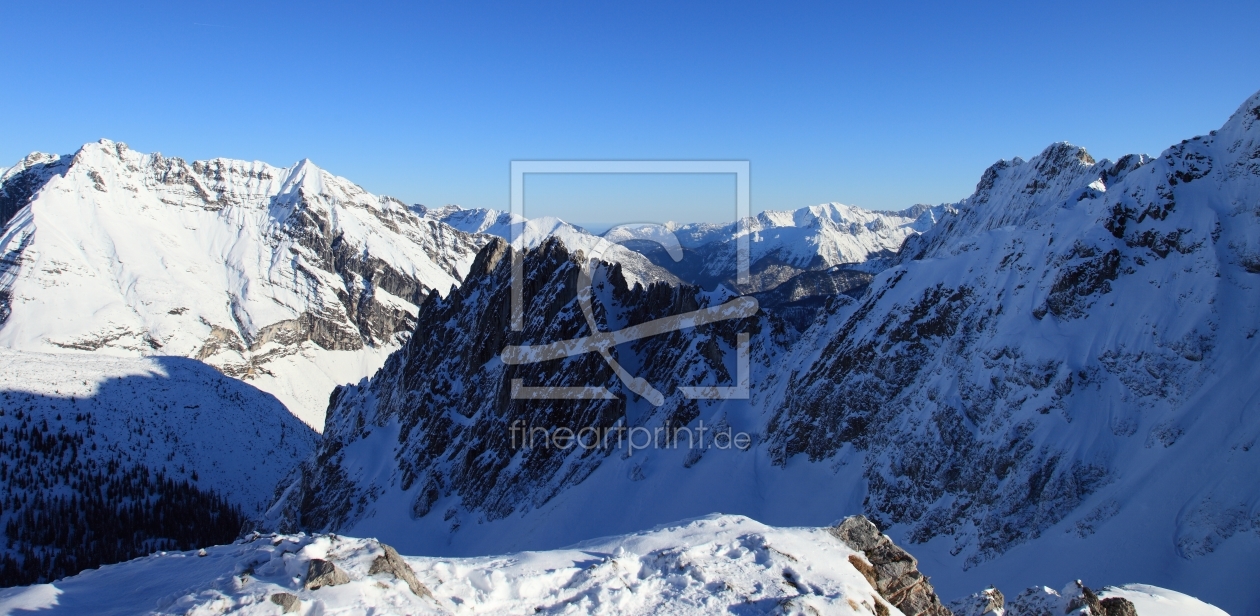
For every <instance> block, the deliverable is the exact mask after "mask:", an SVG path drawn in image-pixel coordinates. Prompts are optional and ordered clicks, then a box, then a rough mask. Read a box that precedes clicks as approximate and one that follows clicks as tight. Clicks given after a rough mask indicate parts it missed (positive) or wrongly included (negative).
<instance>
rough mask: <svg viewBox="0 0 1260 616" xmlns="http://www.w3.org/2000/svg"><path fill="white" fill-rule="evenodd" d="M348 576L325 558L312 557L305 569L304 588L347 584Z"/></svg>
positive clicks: (310, 588)
mask: <svg viewBox="0 0 1260 616" xmlns="http://www.w3.org/2000/svg"><path fill="white" fill-rule="evenodd" d="M349 582H350V576H349V575H346V572H345V571H342V570H341V569H339V568H338V567H337V565H334V564H332V563H330V562H328V561H326V560H320V559H318V558H312V559H311V564H310V566H309V567H308V568H307V569H306V589H307V590H316V589H319V588H323V587H324V586H337V585H340V584H348V583H349Z"/></svg>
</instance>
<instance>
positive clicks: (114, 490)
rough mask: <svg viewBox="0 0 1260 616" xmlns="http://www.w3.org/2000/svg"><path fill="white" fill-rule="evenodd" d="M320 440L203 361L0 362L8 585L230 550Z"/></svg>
mask: <svg viewBox="0 0 1260 616" xmlns="http://www.w3.org/2000/svg"><path fill="white" fill-rule="evenodd" d="M315 440H316V433H315V432H314V430H311V429H310V428H309V427H308V426H306V425H305V424H303V423H302V422H301V421H299V420H298V419H297V418H295V417H293V415H291V414H290V413H289V412H288V410H286V409H285V407H284V406H283V405H282V404H280V402H279V401H278V400H276V399H275V398H274V397H272V396H270V395H268V394H266V393H263V392H261V391H259V390H257V389H255V388H253V387H251V386H250V385H248V384H247V383H243V382H241V381H239V380H236V379H232V378H229V377H226V376H224V375H222V374H220V373H219V372H217V371H215V370H214V369H213V368H211V367H209V366H207V365H205V364H203V363H201V362H198V361H196V360H191V359H186V358H182V357H149V358H123V357H107V356H102V355H94V354H86V353H79V354H70V353H59V354H55V355H53V354H42V353H30V352H17V351H11V350H0V526H3V527H4V528H5V535H6V539H7V541H6V543H5V544H4V545H3V547H2V548H0V583H3V584H4V585H11V584H14V583H30V582H32V581H38V580H51V579H55V578H57V577H61V576H64V575H67V574H73V573H76V572H78V571H79V570H81V569H83V568H86V567H95V566H97V565H99V564H101V563H111V562H118V561H120V560H126V559H129V558H134V557H136V556H141V555H144V554H148V553H149V552H151V551H153V550H156V549H188V548H189V547H195V546H197V545H204V544H207V543H219V542H223V541H230V540H231V539H232V538H233V537H235V536H236V535H237V533H238V532H239V531H240V527H241V524H242V523H243V521H244V520H245V519H246V518H248V517H249V516H254V515H257V513H258V512H259V510H260V507H262V506H263V505H265V504H266V503H267V502H268V501H269V500H270V499H271V498H274V493H273V487H274V486H275V484H276V483H277V482H278V481H279V480H280V479H281V478H282V477H283V476H284V474H285V473H286V472H287V471H288V469H289V468H290V467H292V466H293V465H294V464H297V463H298V462H299V461H301V460H303V459H305V458H306V457H307V456H309V455H310V454H311V452H312V451H313V449H314V444H315ZM216 512H217V513H216ZM18 559H20V560H18Z"/></svg>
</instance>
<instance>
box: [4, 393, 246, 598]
mask: <svg viewBox="0 0 1260 616" xmlns="http://www.w3.org/2000/svg"><path fill="white" fill-rule="evenodd" d="M33 408H34V407H30V408H29V409H28V410H23V409H22V408H20V407H19V408H13V407H10V408H0V520H2V521H3V525H4V543H3V547H4V548H5V549H4V550H3V551H0V586H16V585H25V584H33V583H42V582H49V581H52V580H56V579H58V578H62V577H65V576H68V575H74V574H75V573H78V572H80V571H82V570H84V569H91V568H95V567H99V566H101V565H106V564H111V563H116V562H121V561H125V560H129V559H132V558H136V557H138V556H144V555H147V554H151V553H153V552H155V551H159V550H188V549H194V548H197V547H202V546H209V545H215V544H222V543H229V542H231V541H232V540H233V539H234V538H235V537H236V535H237V534H238V533H239V532H240V529H241V526H242V524H243V522H244V520H245V516H244V514H243V513H242V512H241V510H240V508H239V507H236V506H234V505H232V504H230V503H229V502H228V501H227V500H225V499H224V498H223V496H222V495H220V494H218V493H215V492H213V491H206V490H202V489H200V488H198V487H197V486H196V485H195V484H194V482H195V481H196V480H197V477H196V473H195V472H194V473H192V475H191V477H189V478H179V479H176V478H172V477H170V476H168V475H167V474H165V473H163V472H161V471H157V470H152V469H150V468H148V467H146V466H144V465H141V464H136V463H134V462H130V461H128V460H127V459H126V457H127V456H126V454H125V453H124V452H120V451H107V450H105V449H104V448H99V449H98V446H97V445H96V440H99V439H93V438H92V437H93V436H94V434H95V431H94V429H93V425H92V417H91V415H90V414H75V415H74V416H65V417H63V415H62V414H60V413H59V414H57V415H55V416H54V417H52V418H51V419H52V421H51V422H50V421H49V419H50V418H49V417H40V416H37V415H36V413H34V412H32V411H33ZM189 479H191V480H192V481H189Z"/></svg>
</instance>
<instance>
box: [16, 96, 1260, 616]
mask: <svg viewBox="0 0 1260 616" xmlns="http://www.w3.org/2000/svg"><path fill="white" fill-rule="evenodd" d="M0 178H2V183H0V224H3V231H0V361H3V363H4V365H3V367H2V369H0V506H2V507H3V514H2V515H3V517H2V518H0V523H2V524H5V525H6V528H7V529H13V530H11V531H10V530H6V535H7V537H8V539H9V542H8V544H7V547H6V549H5V551H4V553H3V555H0V556H2V558H3V560H0V568H3V571H0V573H4V574H5V576H6V580H8V583H9V584H18V583H21V584H30V583H32V582H40V583H43V584H41V585H36V586H29V587H25V588H20V589H12V590H9V591H0V607H5V608H7V609H9V610H18V609H37V608H48V609H54V612H55V608H57V606H58V605H62V604H61V603H58V602H59V601H64V606H73V605H85V604H83V603H75V602H76V601H78V602H83V601H89V600H90V598H94V597H96V596H98V595H101V594H104V595H106V596H108V595H109V591H108V589H109V588H110V587H112V586H120V585H127V586H129V587H135V588H146V589H148V590H146V591H145V592H147V593H148V594H147V595H144V597H143V600H142V601H141V600H140V599H137V601H140V602H139V603H128V601H132V599H131V598H130V597H121V596H118V597H114V598H113V599H110V601H112V602H107V603H108V605H109V606H115V607H110V608H109V609H111V610H113V611H114V612H113V613H136V612H137V611H145V610H147V611H149V612H156V613H203V612H204V613H211V612H214V613H225V612H233V613H260V614H261V613H275V612H277V611H280V610H285V611H302V613H330V612H336V611H337V610H344V611H347V612H356V613H357V612H365V611H368V610H369V609H376V610H380V611H383V612H385V613H394V612H407V613H431V612H432V613H443V612H454V613H520V612H523V611H536V612H555V613H569V612H573V613H586V612H592V613H594V612H604V613H645V614H646V613H663V610H668V609H673V610H675V612H676V613H845V614H847V613H853V614H902V613H904V614H949V613H956V614H976V615H977V616H979V615H981V614H1002V613H1006V614H1010V615H1011V616H1021V615H1023V614H1051V613H1055V614H1059V613H1068V612H1070V613H1082V614H1095V615H1096V616H1101V615H1102V614H1128V613H1139V614H1143V615H1146V616H1151V615H1158V614H1164V613H1168V614H1172V613H1188V614H1189V613H1192V614H1217V613H1220V610H1218V609H1217V608H1214V607H1212V606H1210V605H1207V604H1206V603H1203V602H1208V603H1211V604H1213V605H1215V606H1220V608H1223V609H1224V610H1226V611H1228V612H1229V613H1234V614H1253V613H1260V587H1257V586H1256V585H1255V584H1254V583H1253V582H1254V580H1253V577H1254V572H1253V569H1254V565H1255V563H1256V555H1257V554H1260V480H1257V479H1256V477H1257V473H1256V469H1257V468H1260V458H1257V456H1260V452H1258V451H1256V447H1257V439H1260V338H1257V336H1256V334H1257V332H1258V331H1260V316H1258V315H1260V93H1257V94H1256V95H1253V96H1252V97H1251V98H1250V99H1248V100H1247V101H1246V102H1244V103H1243V105H1242V106H1241V107H1240V108H1239V109H1238V111H1237V112H1236V113H1234V115H1233V116H1231V117H1230V118H1229V119H1228V120H1227V121H1226V122H1225V124H1224V125H1223V126H1222V127H1221V128H1220V129H1219V130H1216V131H1212V132H1211V133H1209V134H1208V135H1204V136H1200V137H1195V138H1193V139H1189V140H1186V141H1183V142H1181V143H1179V144H1176V145H1173V146H1172V147H1170V148H1168V149H1167V150H1165V151H1164V152H1163V153H1162V154H1160V155H1159V156H1158V157H1155V158H1152V157H1149V156H1146V155H1129V156H1124V157H1122V158H1120V159H1118V160H1115V161H1110V160H1095V159H1094V158H1093V157H1092V156H1090V155H1089V154H1088V153H1087V152H1086V151H1085V150H1084V149H1083V148H1080V147H1077V146H1074V145H1070V144H1067V143H1056V144H1053V145H1050V146H1049V147H1047V148H1046V149H1045V150H1044V151H1042V152H1041V153H1040V154H1038V155H1036V156H1034V157H1032V158H1031V159H1029V160H1022V159H1019V158H1015V159H1012V160H1003V161H999V162H998V163H996V164H994V165H993V166H991V167H990V168H988V169H987V170H985V171H984V172H983V174H982V175H981V177H980V180H979V183H978V184H977V185H976V189H975V192H974V193H973V194H972V195H971V196H969V197H967V198H966V199H963V200H962V201H959V202H957V203H951V204H940V205H935V206H927V205H915V206H913V207H908V208H906V209H904V210H900V211H892V212H874V211H868V210H863V209H860V208H856V207H852V206H847V205H842V204H836V203H832V204H825V205H819V206H814V207H808V208H802V209H799V210H796V211H791V212H763V213H761V214H758V215H757V216H755V217H753V218H751V219H749V220H745V221H740V222H739V223H735V224H731V225H710V224H680V223H673V222H671V223H667V224H664V225H661V226H655V227H650V226H639V227H621V228H615V229H613V230H612V231H610V232H608V233H606V234H605V235H603V236H599V235H595V234H592V233H589V232H587V231H586V230H584V229H582V228H581V227H578V226H575V225H571V224H568V223H565V222H564V221H560V220H557V219H551V218H536V219H524V218H514V217H512V216H511V215H510V214H507V213H504V212H499V211H494V210H467V209H462V208H459V207H457V206H446V207H441V208H429V207H425V206H420V205H412V206H408V205H405V204H403V203H401V202H399V201H397V200H395V199H392V198H389V197H381V196H376V195H373V194H370V193H368V192H367V191H366V190H364V189H362V188H360V187H359V186H357V185H355V184H353V183H352V182H350V181H349V180H346V179H344V178H340V177H337V176H334V175H332V174H331V173H328V172H327V171H324V170H321V169H319V168H318V167H316V166H315V165H313V164H312V163H311V162H309V161H302V162H300V163H298V164H296V165H294V166H292V167H288V168H280V167H273V166H270V165H267V164H264V163H260V162H244V161H235V160H225V159H216V160H211V161H199V162H192V163H189V162H185V161H183V160H181V159H178V158H168V157H164V156H162V155H160V154H141V153H138V152H135V151H133V150H131V149H129V148H128V147H127V146H126V145H124V144H122V143H116V142H111V141H106V140H102V141H100V142H98V143H91V144H88V145H85V146H83V147H82V148H81V149H80V150H79V151H78V152H76V153H74V154H70V155H51V154H38V153H37V154H31V155H30V156H28V157H26V158H25V159H24V160H22V161H19V162H18V163H17V164H16V165H15V166H14V167H12V168H9V169H7V170H0ZM514 228H515V230H516V231H517V233H513V229H514ZM517 235H519V236H520V239H519V240H517V241H516V243H515V244H513V243H512V240H513V238H514V236H517ZM741 235H746V236H747V237H746V238H744V239H747V240H748V242H747V244H748V245H749V246H750V247H751V252H750V255H749V263H750V271H749V274H750V275H749V276H748V277H747V279H743V280H741V279H740V277H739V276H738V275H737V272H736V263H738V259H737V253H736V247H737V246H738V245H739V244H740V242H739V241H738V240H740V239H741V237H740V236H741ZM592 255H596V256H597V257H598V259H593V258H592V257H591V256H592ZM514 264H519V265H521V268H520V270H519V271H520V272H522V274H523V277H524V278H523V280H522V281H521V285H520V287H519V290H520V300H521V303H520V306H519V307H520V308H521V309H522V315H523V318H522V320H521V322H520V323H517V325H519V327H514V320H515V319H514V318H513V308H514V306H513V297H514V288H513V270H514V267H513V266H514ZM588 274H590V277H589V278H588V277H587V276H588ZM588 280H589V283H590V284H589V287H587V284H586V283H587V282H588ZM588 300H589V301H588ZM751 300H755V306H756V308H757V309H756V310H755V311H749V313H748V314H747V315H746V316H742V317H740V318H733V319H727V320H720V321H716V322H708V323H700V324H696V323H695V322H694V321H688V320H687V319H694V318H695V317H694V314H716V313H717V312H718V311H721V310H722V309H723V308H721V307H722V306H727V307H730V306H735V305H740V306H749V305H752V301H751ZM689 314H691V315H692V316H688V315H689ZM662 319H664V320H665V321H661V320H662ZM661 322H675V323H681V325H678V326H677V327H674V328H672V329H670V330H669V331H665V332H663V333H657V334H656V335H650V336H646V337H641V338H637V339H628V340H624V341H620V342H619V343H618V344H616V345H608V346H605V347H601V348H602V349H603V350H602V351H601V352H588V353H568V354H563V353H562V354H560V355H551V356H544V355H542V354H541V349H544V348H546V345H551V344H553V343H558V342H562V341H566V340H574V339H582V338H589V339H591V340H596V341H599V340H610V339H612V337H611V334H610V332H618V331H623V330H626V329H627V328H635V327H636V326H644V327H647V325H645V324H652V323H661ZM639 329H640V330H642V327H640V328H639ZM742 341H747V344H746V345H745V344H744V343H743V342H742ZM572 346H573V345H570V347H572ZM521 347H526V351H527V352H526V353H525V356H526V357H527V358H528V357H538V358H543V359H540V360H539V361H534V362H533V363H530V362H529V361H520V360H519V357H518V358H516V359H511V357H509V355H506V354H504V352H505V349H509V348H515V349H518V350H519V349H520V348H521ZM591 350H592V351H595V350H597V349H595V348H594V347H592V348H591ZM529 352H532V353H534V355H529ZM582 386H586V387H596V388H599V387H602V388H604V389H603V390H600V391H604V392H605V395H601V396H596V397H593V398H574V397H572V396H570V397H559V398H557V399H548V398H546V397H543V396H537V395H534V396H531V395H530V394H529V393H528V392H531V391H538V390H537V389H535V388H541V387H582ZM727 388H730V389H727ZM732 391H734V392H735V394H734V395H729V394H730V392H732ZM697 392H700V393H697ZM705 392H708V393H707V394H706V393H705ZM715 392H719V393H720V392H727V395H712V394H714V393H715ZM706 395H707V397H706ZM561 432H563V433H565V434H568V435H581V434H584V433H585V434H587V435H588V436H589V435H597V436H596V437H595V438H593V439H591V438H588V439H587V440H585V441H584V440H582V438H580V437H579V438H567V439H563V442H562V444H560V445H557V444H556V443H558V442H560V441H558V440H557V439H554V438H548V437H550V436H553V435H556V434H559V433H561ZM534 433H542V434H544V435H545V436H544V439H543V441H542V442H541V443H539V442H537V441H531V440H530V439H531V438H532V435H533V434H534ZM627 434H629V435H634V434H640V435H649V437H648V438H649V439H650V440H649V441H646V442H643V441H641V443H646V444H642V445H640V446H638V447H636V446H635V442H634V440H633V436H631V438H630V439H628V440H623V439H622V437H623V436H625V435H627ZM609 435H615V436H613V437H612V438H611V439H610V438H609ZM661 435H664V438H663V439H662V437H661ZM697 435H699V436H698V438H697ZM717 435H727V438H726V440H725V441H723V440H722V439H721V438H718V437H717ZM735 435H738V436H739V437H741V438H742V439H743V440H742V441H741V440H740V439H737V438H734V436H735ZM111 475H117V480H116V481H115V482H114V483H115V484H117V485H116V486H114V487H113V488H111V489H110V490H103V489H102V488H101V487H99V486H97V485H96V484H97V483H99V482H101V481H103V479H102V478H103V477H107V476H111ZM110 485H114V484H110ZM111 490H112V491H111ZM163 507H169V508H171V509H162V508H163ZM142 511H170V512H175V511H178V512H180V513H178V514H176V513H171V514H170V515H172V516H183V517H189V516H191V514H190V513H188V512H190V511H195V512H201V513H200V514H199V515H200V516H201V517H202V518H205V519H204V520H203V521H202V522H199V523H197V524H191V523H190V526H189V527H188V528H181V529H176V530H169V529H167V528H166V527H162V526H161V524H162V523H163V522H162V521H161V520H164V519H166V518H165V517H162V516H158V517H159V518H161V520H157V521H152V520H150V521H144V520H140V519H139V517H137V516H139V515H140V512H142ZM110 512H114V514H117V515H120V516H121V515H122V513H120V512H126V515H127V516H130V517H128V518H127V520H128V524H131V526H127V527H125V528H126V530H128V531H130V532H132V533H133V534H132V535H131V536H132V537H133V538H135V540H134V541H133V542H132V543H130V544H128V545H127V546H126V549H115V550H113V551H109V552H108V553H105V552H103V551H102V550H101V549H99V545H101V544H102V542H108V541H114V543H112V544H111V545H118V542H117V541H115V537H116V535H117V533H118V532H119V531H118V529H117V528H113V527H110V526H109V525H104V526H102V527H100V528H98V527H97V526H92V525H90V524H86V523H84V522H82V520H86V519H88V518H90V517H91V516H98V515H105V516H106V517H108V516H110V515H111V513H110ZM713 512H720V513H719V514H715V513H713ZM857 514H862V515H864V516H865V517H849V516H856V515H857ZM141 517H142V516H141ZM181 519H183V518H182V517H181ZM680 520H683V521H684V522H679V521H680ZM754 520H755V521H754ZM838 520H843V522H838ZM868 520H869V521H868ZM45 524H53V525H54V526H55V525H58V524H60V525H61V526H62V527H71V528H80V527H83V528H87V529H89V530H88V531H85V533H79V534H75V533H69V534H68V535H67V534H66V533H32V532H24V531H22V529H29V528H36V527H42V525H45ZM193 527H195V528H193ZM197 529H209V530H207V531H206V532H205V533H202V534H198V532H194V531H197ZM646 529H654V530H646ZM94 533H95V534H94ZM137 533H138V534H137ZM885 535H886V536H885ZM353 537H372V538H374V539H354V538H353ZM598 537H605V538H604V539H595V538H598ZM233 539H236V543H231V541H232V540H233ZM382 542H384V543H382ZM583 542H585V543H583ZM894 542H895V544H894ZM216 543H224V544H228V543H231V545H224V546H222V547H210V546H211V545H212V544H216ZM772 545H773V546H774V547H771V546H772ZM85 546H86V547H85ZM92 546H97V547H92ZM391 546H392V547H391ZM566 546H572V547H567V548H566ZM898 546H901V547H898ZM198 547H206V548H207V549H206V550H203V551H201V552H194V551H188V550H194V549H195V548H198ZM561 548H566V549H561ZM903 548H904V549H905V550H909V551H910V552H913V553H914V554H915V556H916V557H917V559H916V558H915V557H911V556H910V555H909V553H907V552H906V551H904V550H903ZM181 550H184V551H181ZM399 552H402V553H404V554H416V555H421V554H422V555H424V557H418V556H417V557H406V558H404V557H402V556H400V555H399ZM150 553H153V554H154V555H153V556H148V557H145V558H139V559H137V560H133V561H131V562H126V563H122V564H117V565H108V566H104V567H101V568H100V569H98V570H95V571H86V572H83V573H79V574H78V575H77V576H74V577H68V578H66V579H64V580H61V581H54V579H55V578H58V577H61V576H65V575H70V574H74V573H78V572H79V571H80V570H82V569H85V568H88V567H94V566H97V565H100V564H106V563H109V562H118V561H123V560H127V559H129V558H134V557H137V556H144V555H146V554H150ZM499 554H510V556H504V557H501V558H495V557H491V556H487V555H499ZM31 563H39V567H41V568H40V569H39V570H38V571H36V572H35V573H33V574H25V577H23V575H24V574H22V573H21V572H22V571H24V570H25V571H32V569H31V566H32V565H31ZM9 572H11V575H10V573H9ZM925 576H930V577H931V583H930V584H928V583H927V579H926V577H925ZM1078 579H1079V580H1085V581H1087V582H1089V583H1090V584H1091V585H1098V586H1100V587H1101V586H1106V587H1107V588H1106V589H1104V590H1103V591H1100V592H1099V593H1098V594H1097V595H1096V594H1095V593H1094V592H1092V591H1090V590H1089V589H1088V588H1086V587H1085V586H1084V585H1083V584H1081V583H1079V582H1075V583H1069V584H1068V586H1067V587H1066V588H1064V589H1063V590H1062V591H1054V590H1051V589H1049V588H1045V587H1043V586H1040V585H1041V584H1044V583H1047V582H1051V583H1055V584H1059V583H1061V582H1063V581H1065V580H1078ZM369 582H371V583H369ZM1136 582H1140V583H1141V584H1135V583H1136ZM722 584H725V586H722ZM1144 584H1153V585H1155V586H1146V585H1144ZM986 588H987V589H986ZM1164 588H1170V589H1175V590H1176V591H1179V592H1173V591H1168V590H1164ZM998 589H1002V590H1004V591H1005V592H1006V593H1007V594H1006V595H1005V598H1003V594H1002V591H1001V590H998ZM1025 589H1027V590H1025ZM321 593H323V594H321ZM1179 593H1185V595H1182V594H1179ZM938 594H939V595H940V597H942V598H945V599H954V598H956V597H959V598H960V599H958V600H957V601H955V602H952V603H950V602H949V601H945V602H942V601H941V600H940V599H939V598H938V596H937V595H938ZM1186 595H1192V596H1193V597H1197V598H1198V599H1192V598H1190V597H1189V596H1186ZM58 597H61V598H60V599H59V598H58ZM124 599H125V600H124ZM91 600H94V599H91ZM1200 600H1201V601H1200ZM101 605H103V606H104V605H106V604H105V603H102V604H101ZM321 606H322V607H321ZM679 606H684V607H679ZM1178 606H1180V607H1178ZM290 608H292V610H290ZM66 609H67V610H69V612H73V609H72V608H70V607H66ZM104 609H105V608H104V607H102V610H104ZM321 610H322V611H321ZM565 610H569V612H565ZM951 610H952V612H951ZM1126 610H1127V611H1126ZM1134 610H1136V611H1134ZM106 611H108V610H106Z"/></svg>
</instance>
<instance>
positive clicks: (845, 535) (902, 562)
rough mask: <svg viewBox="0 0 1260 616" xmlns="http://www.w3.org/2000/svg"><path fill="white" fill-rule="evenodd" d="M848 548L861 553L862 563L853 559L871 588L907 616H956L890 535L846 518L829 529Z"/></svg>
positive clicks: (855, 518) (867, 523)
mask: <svg viewBox="0 0 1260 616" xmlns="http://www.w3.org/2000/svg"><path fill="white" fill-rule="evenodd" d="M827 532H829V533H831V534H832V536H834V537H835V538H837V539H839V540H840V541H843V542H844V544H845V545H847V546H849V547H850V548H853V549H854V550H858V551H860V552H862V554H864V555H865V556H866V560H865V561H863V560H862V559H861V558H859V557H857V556H853V557H851V562H852V564H853V566H854V567H855V568H856V569H857V570H858V571H861V572H862V575H864V576H866V579H867V580H868V581H870V583H871V586H874V587H875V589H876V590H878V591H879V594H880V596H882V597H884V599H886V600H887V601H888V602H889V603H891V604H893V605H895V606H897V609H899V610H901V611H902V613H904V614H906V615H907V616H953V614H952V613H951V612H950V611H949V609H948V608H946V607H945V606H944V605H941V601H940V599H939V598H938V597H937V596H936V592H935V591H934V590H933V589H932V584H931V582H929V581H928V579H927V576H925V575H923V574H922V573H921V572H920V571H919V561H917V560H915V558H914V557H913V556H911V555H910V553H909V552H907V551H905V550H903V549H901V548H899V547H897V545H896V544H894V543H893V542H892V539H889V538H888V536H887V535H884V534H883V533H881V532H879V528H878V527H876V526H875V524H873V523H872V522H871V521H870V520H868V519H866V518H865V517H863V516H860V515H856V516H850V517H848V518H845V519H844V521H842V522H840V523H839V524H837V525H836V526H834V527H832V528H829V529H827Z"/></svg>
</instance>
